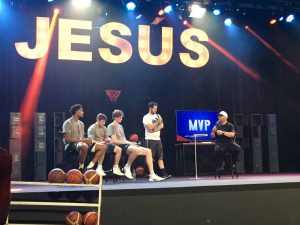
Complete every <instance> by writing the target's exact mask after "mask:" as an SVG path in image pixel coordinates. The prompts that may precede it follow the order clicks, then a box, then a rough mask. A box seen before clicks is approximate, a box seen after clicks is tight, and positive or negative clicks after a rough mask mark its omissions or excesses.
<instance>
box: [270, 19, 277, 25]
mask: <svg viewBox="0 0 300 225" xmlns="http://www.w3.org/2000/svg"><path fill="white" fill-rule="evenodd" d="M276 23H277V19H275V18H273V19H271V20H270V21H269V24H271V25H274V24H276Z"/></svg>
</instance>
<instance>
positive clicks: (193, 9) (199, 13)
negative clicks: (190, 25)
mask: <svg viewBox="0 0 300 225" xmlns="http://www.w3.org/2000/svg"><path fill="white" fill-rule="evenodd" d="M189 10H190V17H193V18H203V16H204V15H205V13H206V8H202V7H201V6H200V5H197V4H193V5H191V6H190V7H189Z"/></svg>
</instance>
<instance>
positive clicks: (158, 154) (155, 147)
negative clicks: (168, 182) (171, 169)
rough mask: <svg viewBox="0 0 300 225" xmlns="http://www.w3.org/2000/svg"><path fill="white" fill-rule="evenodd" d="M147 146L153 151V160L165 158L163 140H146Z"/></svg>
mask: <svg viewBox="0 0 300 225" xmlns="http://www.w3.org/2000/svg"><path fill="white" fill-rule="evenodd" d="M145 143H146V147H147V148H150V149H151V151H152V157H153V160H154V161H156V160H163V159H164V149H163V146H162V143H161V140H147V139H146V140H145Z"/></svg>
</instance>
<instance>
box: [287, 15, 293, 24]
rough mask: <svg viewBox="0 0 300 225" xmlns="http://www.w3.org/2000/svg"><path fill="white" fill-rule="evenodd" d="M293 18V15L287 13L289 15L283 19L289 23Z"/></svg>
mask: <svg viewBox="0 0 300 225" xmlns="http://www.w3.org/2000/svg"><path fill="white" fill-rule="evenodd" d="M294 19H295V16H294V15H292V14H291V15H289V16H288V17H287V18H286V19H285V21H286V22H287V23H291V22H293V21H294Z"/></svg>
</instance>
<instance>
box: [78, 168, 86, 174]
mask: <svg viewBox="0 0 300 225" xmlns="http://www.w3.org/2000/svg"><path fill="white" fill-rule="evenodd" d="M78 170H79V171H80V172H81V173H82V174H84V173H85V172H86V171H87V169H86V167H83V168H78Z"/></svg>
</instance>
